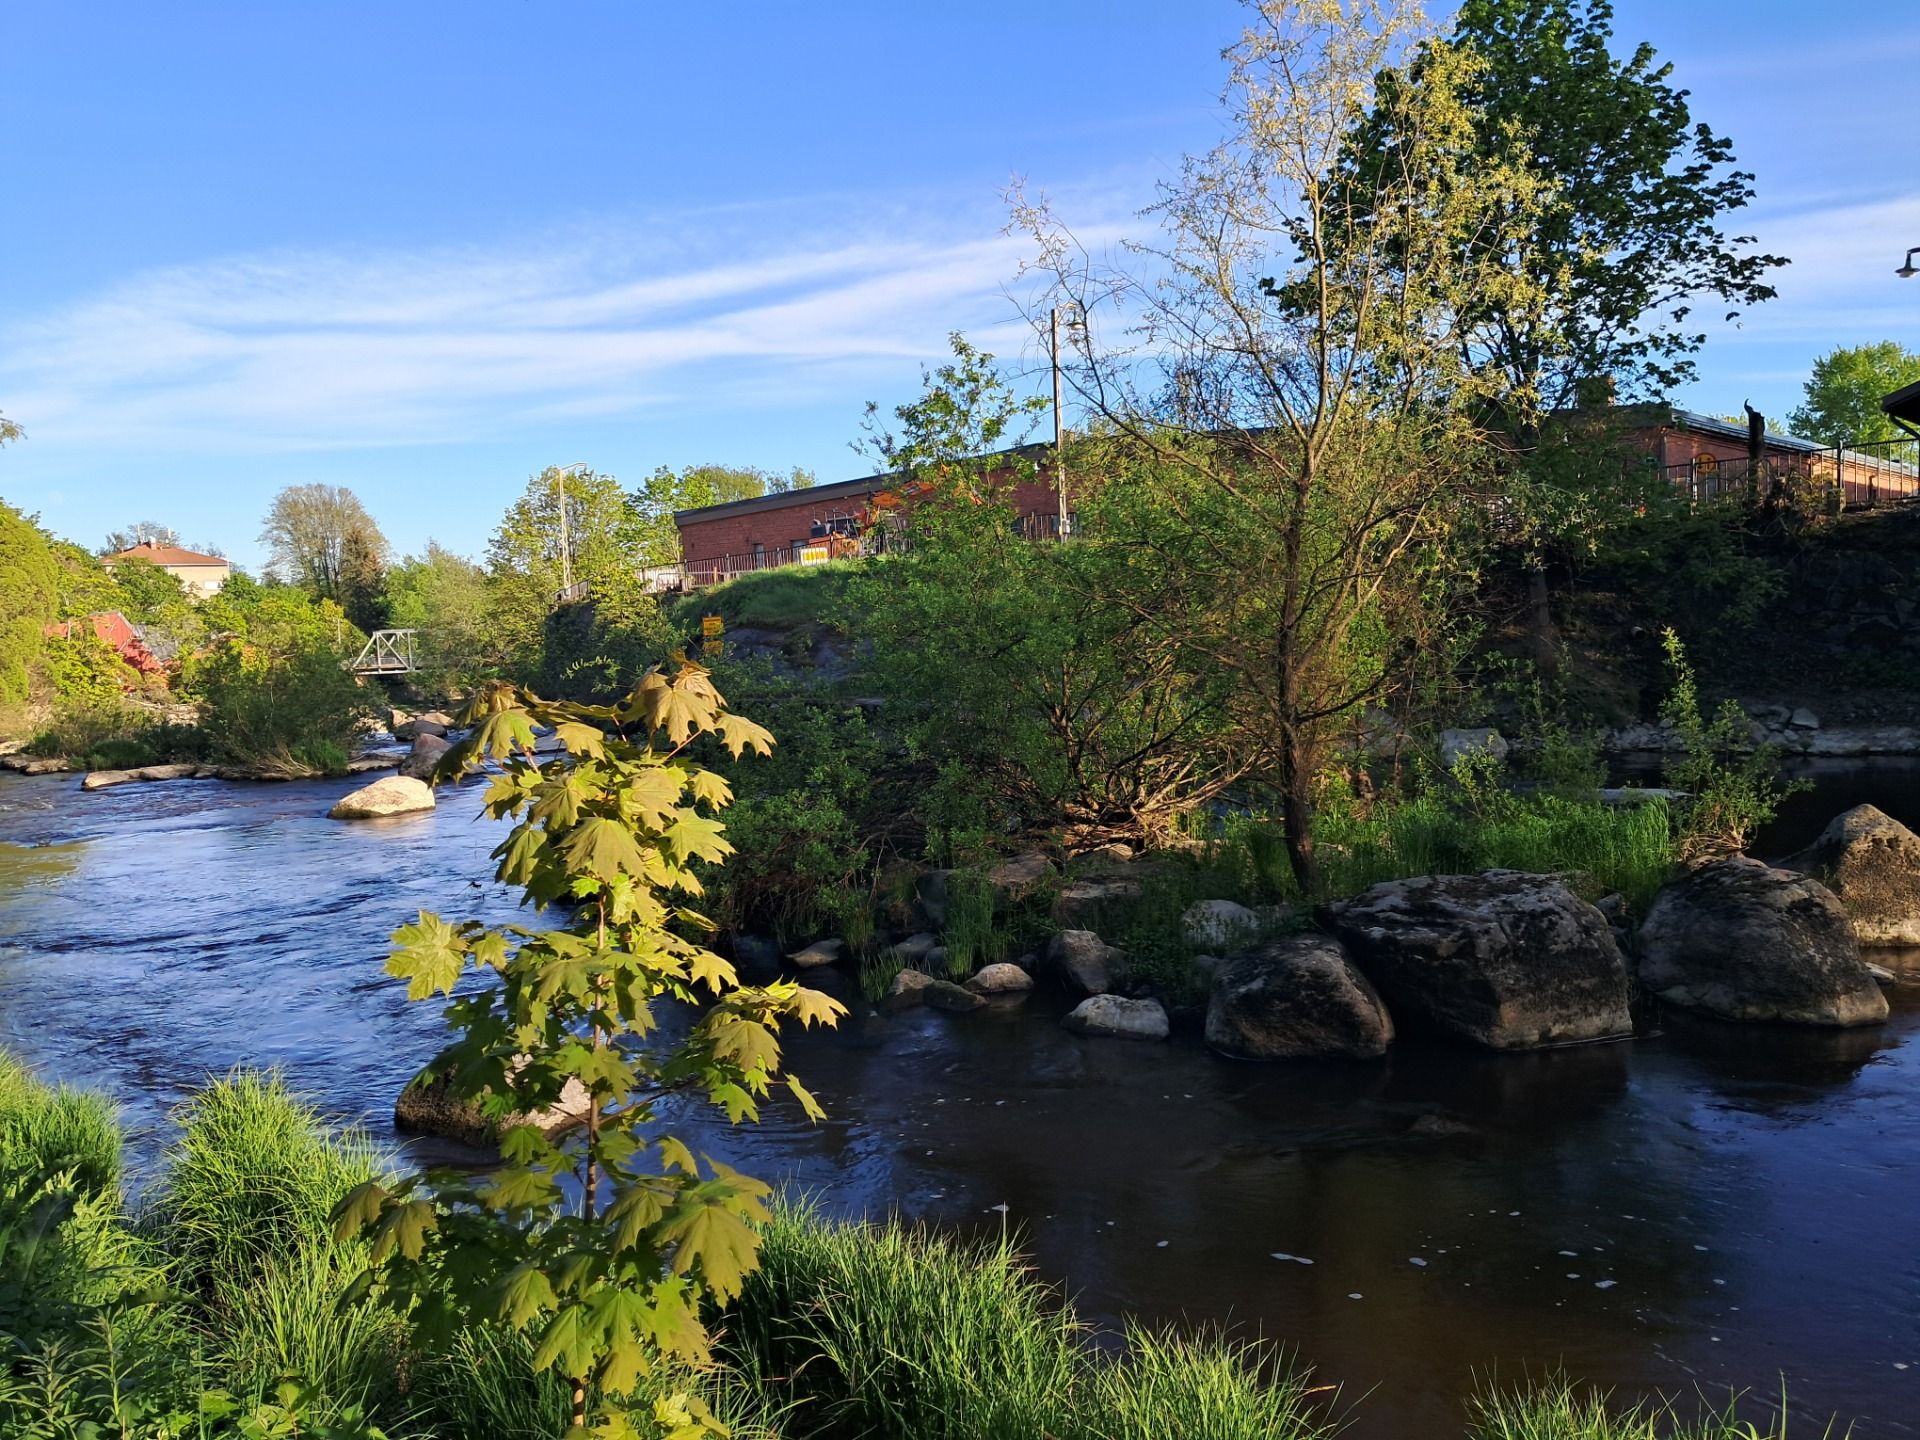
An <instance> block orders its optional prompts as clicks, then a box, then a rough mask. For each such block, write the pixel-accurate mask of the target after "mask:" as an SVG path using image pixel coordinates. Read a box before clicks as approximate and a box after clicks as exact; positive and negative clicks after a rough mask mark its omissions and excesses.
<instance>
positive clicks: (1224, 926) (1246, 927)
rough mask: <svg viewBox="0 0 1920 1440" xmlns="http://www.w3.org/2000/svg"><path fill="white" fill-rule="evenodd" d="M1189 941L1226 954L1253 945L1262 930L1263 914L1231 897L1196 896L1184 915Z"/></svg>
mask: <svg viewBox="0 0 1920 1440" xmlns="http://www.w3.org/2000/svg"><path fill="white" fill-rule="evenodd" d="M1180 930H1181V933H1182V934H1184V935H1185V936H1186V941H1187V944H1189V945H1193V946H1196V947H1198V948H1199V949H1202V950H1218V951H1220V952H1221V953H1222V954H1224V953H1225V952H1227V951H1229V950H1237V949H1239V948H1240V947H1241V946H1242V945H1250V944H1252V943H1253V938H1254V936H1255V935H1257V934H1258V933H1259V930H1260V917H1259V916H1258V915H1256V914H1254V913H1253V911H1251V910H1249V909H1248V908H1247V907H1246V906H1244V905H1238V904H1235V903H1234V902H1233V901H1231V900H1196V901H1194V902H1193V904H1191V905H1189V906H1188V907H1187V908H1186V912H1185V913H1184V914H1182V915H1181V917H1180Z"/></svg>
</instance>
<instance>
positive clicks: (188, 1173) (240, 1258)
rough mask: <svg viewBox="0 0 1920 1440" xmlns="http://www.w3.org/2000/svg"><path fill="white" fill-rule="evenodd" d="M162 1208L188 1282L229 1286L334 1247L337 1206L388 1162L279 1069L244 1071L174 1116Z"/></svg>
mask: <svg viewBox="0 0 1920 1440" xmlns="http://www.w3.org/2000/svg"><path fill="white" fill-rule="evenodd" d="M174 1119H175V1122H176V1123H177V1124H178V1125H179V1126H180V1139H179V1141H178V1143H177V1144H176V1145H175V1147H174V1149H173V1151H172V1153H171V1155H170V1156H169V1157H168V1160H167V1163H166V1170H165V1173H164V1175H163V1178H162V1180H161V1185H160V1189H159V1192H158V1194H157V1196H156V1197H155V1201H154V1207H153V1209H154V1212H155V1214H156V1216H157V1217H158V1220H159V1225H160V1229H161V1231H162V1233H163V1234H164V1237H165V1243H166V1246H167V1248H168V1249H169V1251H171V1252H172V1254H173V1255H174V1256H175V1257H176V1258H177V1260H178V1262H179V1266H180V1275H181V1279H182V1280H183V1281H186V1282H188V1283H204V1284H212V1285H214V1286H216V1287H217V1288H219V1289H221V1290H230V1289H231V1288H233V1287H234V1286H236V1285H237V1284H245V1283H247V1282H249V1281H252V1280H255V1279H258V1278H260V1277H261V1276H262V1275H263V1274H264V1273H265V1271H266V1270H267V1268H268V1267H269V1265H271V1264H272V1263H274V1262H275V1261H278V1260H283V1259H285V1258H287V1257H289V1256H293V1255H296V1254H298V1253H299V1252H300V1251H301V1250H302V1249H303V1248H306V1247H311V1246H318V1247H322V1248H324V1247H326V1246H329V1245H331V1244H332V1233H333V1226H332V1223H331V1221H330V1220H329V1218H328V1217H329V1215H330V1214H331V1213H332V1210H333V1207H334V1206H335V1205H336V1204H337V1203H338V1202H339V1201H340V1199H341V1198H342V1197H343V1196H344V1195H345V1194H346V1193H347V1192H348V1191H349V1190H351V1189H352V1188H353V1187H354V1186H356V1185H358V1184H360V1183H361V1182H363V1181H366V1180H371V1179H374V1178H375V1177H377V1176H378V1175H380V1174H381V1173H382V1171H383V1170H384V1169H385V1168H386V1167H385V1165H384V1164H383V1161H382V1158H381V1156H380V1153H379V1151H378V1150H377V1149H376V1148H375V1147H374V1145H373V1144H372V1142H371V1141H369V1140H368V1139H367V1137H366V1136H365V1135H364V1134H363V1133H361V1132H360V1131H358V1130H353V1129H346V1130H330V1129H329V1127H328V1126H327V1125H326V1123H325V1122H324V1121H323V1120H322V1119H321V1117H320V1115H319V1113H318V1112H317V1111H316V1110H315V1109H314V1108H313V1107H312V1106H311V1105H309V1104H307V1103H306V1102H305V1101H303V1100H301V1099H300V1098H299V1097H298V1096H296V1095H295V1094H294V1093H293V1092H292V1091H291V1090H289V1089H288V1088H287V1085H286V1082H285V1081H284V1080H283V1079H282V1078H281V1077H280V1076H279V1075H277V1074H273V1073H270V1072H269V1073H261V1072H259V1071H246V1070H236V1071H234V1072H233V1073H232V1074H230V1075H227V1076H225V1077H223V1078H220V1079H217V1080H212V1081H209V1082H208V1084H207V1085H206V1086H205V1087H204V1088H203V1089H201V1090H200V1091H199V1092H198V1093H197V1094H196V1095H194V1097H193V1098H192V1099H191V1100H189V1101H187V1103H186V1104H185V1105H183V1106H181V1107H180V1109H179V1110H178V1111H177V1112H176V1113H175V1116H174Z"/></svg>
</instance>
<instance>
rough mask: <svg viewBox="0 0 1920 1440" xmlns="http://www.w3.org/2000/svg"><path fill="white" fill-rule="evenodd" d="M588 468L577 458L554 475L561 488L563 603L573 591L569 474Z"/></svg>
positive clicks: (584, 462) (561, 578)
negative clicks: (568, 523) (569, 531)
mask: <svg viewBox="0 0 1920 1440" xmlns="http://www.w3.org/2000/svg"><path fill="white" fill-rule="evenodd" d="M586 468H587V462H586V461H584V460H576V461H574V462H573V464H571V465H564V466H562V467H561V468H560V470H559V472H558V473H557V474H556V475H555V476H554V483H555V484H556V485H558V486H559V488H560V598H561V600H562V602H563V603H564V602H565V601H566V600H567V599H568V598H569V597H570V596H571V595H572V593H573V540H572V537H571V536H569V535H568V534H567V476H569V475H571V474H572V473H573V472H574V471H576V470H584V469H586Z"/></svg>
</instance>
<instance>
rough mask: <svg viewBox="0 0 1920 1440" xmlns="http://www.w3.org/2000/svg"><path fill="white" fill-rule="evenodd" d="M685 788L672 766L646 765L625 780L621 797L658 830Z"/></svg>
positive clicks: (678, 773)
mask: <svg viewBox="0 0 1920 1440" xmlns="http://www.w3.org/2000/svg"><path fill="white" fill-rule="evenodd" d="M685 789H686V777H685V776H684V775H683V774H681V773H680V771H679V769H678V768H676V767H675V766H671V765H648V766H646V767H644V768H643V769H642V770H641V771H640V773H639V774H637V775H635V776H634V777H633V779H631V780H629V781H628V782H627V785H626V789H625V791H624V793H623V795H622V799H623V802H624V804H625V805H626V806H627V807H630V808H631V809H632V811H633V813H634V814H636V815H638V816H639V817H640V818H641V819H643V820H645V821H646V822H647V824H649V825H651V826H653V827H654V829H656V830H658V829H660V828H661V827H662V826H664V825H665V824H666V823H667V821H668V820H669V819H671V818H672V816H673V813H674V807H675V806H677V805H678V804H679V803H680V793H681V791H683V790H685Z"/></svg>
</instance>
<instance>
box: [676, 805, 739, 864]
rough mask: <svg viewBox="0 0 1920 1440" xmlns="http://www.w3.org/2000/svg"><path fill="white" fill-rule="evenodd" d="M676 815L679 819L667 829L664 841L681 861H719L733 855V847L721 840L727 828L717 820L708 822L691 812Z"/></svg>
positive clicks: (703, 817)
mask: <svg viewBox="0 0 1920 1440" xmlns="http://www.w3.org/2000/svg"><path fill="white" fill-rule="evenodd" d="M676 813H677V815H678V816H679V818H678V819H676V820H675V821H674V822H673V824H672V825H671V826H669V827H668V829H667V834H666V841H667V844H669V845H671V846H672V847H673V848H674V849H675V850H676V851H678V852H679V855H680V858H681V859H682V860H688V859H692V858H695V857H698V858H699V859H702V860H713V861H720V860H724V859H726V858H727V856H729V855H731V854H732V853H733V846H731V845H729V844H728V843H727V842H726V841H725V840H723V839H722V838H721V837H722V836H723V835H725V834H726V831H727V827H726V826H724V825H722V824H721V823H720V822H719V821H718V820H709V819H708V818H707V817H706V816H704V815H700V814H697V813H695V812H694V811H692V810H681V811H677V812H676Z"/></svg>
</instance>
